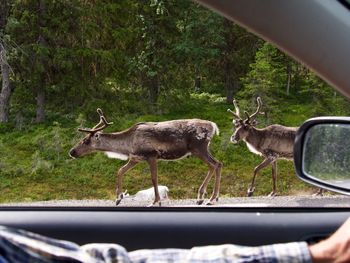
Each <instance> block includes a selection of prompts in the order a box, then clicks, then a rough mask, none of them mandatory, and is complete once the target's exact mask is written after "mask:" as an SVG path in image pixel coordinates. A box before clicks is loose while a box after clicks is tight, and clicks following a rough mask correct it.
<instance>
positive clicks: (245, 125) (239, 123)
mask: <svg viewBox="0 0 350 263" xmlns="http://www.w3.org/2000/svg"><path fill="white" fill-rule="evenodd" d="M256 101H257V103H258V108H257V110H256V111H255V112H254V113H253V114H252V115H249V114H248V112H247V111H244V113H245V115H246V117H247V118H246V119H245V120H243V119H242V118H241V116H240V111H239V108H238V105H237V102H236V100H233V105H234V106H235V110H236V111H235V112H234V111H232V110H230V109H228V110H227V111H228V112H231V113H232V115H233V117H234V118H233V125H234V127H235V132H234V133H233V134H232V136H231V142H232V143H238V142H239V141H240V140H244V139H245V138H246V137H247V135H248V134H249V130H250V129H251V128H252V127H255V126H256V124H257V121H256V120H255V118H256V115H258V113H260V109H261V106H262V102H261V98H260V97H257V99H256Z"/></svg>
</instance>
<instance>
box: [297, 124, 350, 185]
mask: <svg viewBox="0 0 350 263" xmlns="http://www.w3.org/2000/svg"><path fill="white" fill-rule="evenodd" d="M303 148H304V152H303V171H304V173H305V174H307V175H309V176H311V177H313V178H314V179H316V180H318V181H323V182H325V183H331V184H335V185H337V186H339V187H342V188H350V124H319V125H315V126H313V127H312V128H310V129H309V130H308V131H307V133H306V136H305V141H304V147H303Z"/></svg>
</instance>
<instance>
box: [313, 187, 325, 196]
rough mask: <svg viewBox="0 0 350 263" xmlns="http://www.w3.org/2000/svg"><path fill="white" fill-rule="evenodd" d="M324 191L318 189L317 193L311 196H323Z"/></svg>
mask: <svg viewBox="0 0 350 263" xmlns="http://www.w3.org/2000/svg"><path fill="white" fill-rule="evenodd" d="M323 193H324V189H322V188H318V190H317V192H316V193H314V194H313V195H312V196H323Z"/></svg>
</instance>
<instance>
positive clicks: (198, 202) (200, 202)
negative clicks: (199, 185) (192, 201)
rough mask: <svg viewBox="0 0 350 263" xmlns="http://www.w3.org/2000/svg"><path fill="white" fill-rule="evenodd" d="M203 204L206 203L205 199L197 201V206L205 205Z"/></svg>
mask: <svg viewBox="0 0 350 263" xmlns="http://www.w3.org/2000/svg"><path fill="white" fill-rule="evenodd" d="M203 202H204V199H200V200H197V201H196V204H197V205H201V204H203Z"/></svg>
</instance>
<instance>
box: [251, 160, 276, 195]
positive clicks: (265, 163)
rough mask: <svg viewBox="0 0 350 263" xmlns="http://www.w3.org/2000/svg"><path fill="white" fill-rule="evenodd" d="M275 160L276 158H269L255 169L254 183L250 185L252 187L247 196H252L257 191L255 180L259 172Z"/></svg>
mask: <svg viewBox="0 0 350 263" xmlns="http://www.w3.org/2000/svg"><path fill="white" fill-rule="evenodd" d="M274 160H275V158H272V157H267V158H266V159H265V160H264V161H263V162H262V163H261V164H259V165H258V166H257V167H255V169H254V175H253V180H252V183H251V184H250V187H249V189H248V191H247V196H249V197H250V196H252V195H253V193H254V190H255V178H256V175H257V174H258V172H259V171H260V170H261V169H263V168H265V167H266V166H268V165H269V164H270V163H272V162H273V161H274Z"/></svg>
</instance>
